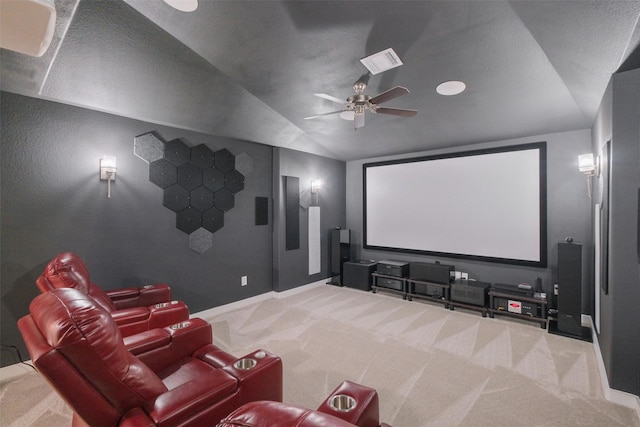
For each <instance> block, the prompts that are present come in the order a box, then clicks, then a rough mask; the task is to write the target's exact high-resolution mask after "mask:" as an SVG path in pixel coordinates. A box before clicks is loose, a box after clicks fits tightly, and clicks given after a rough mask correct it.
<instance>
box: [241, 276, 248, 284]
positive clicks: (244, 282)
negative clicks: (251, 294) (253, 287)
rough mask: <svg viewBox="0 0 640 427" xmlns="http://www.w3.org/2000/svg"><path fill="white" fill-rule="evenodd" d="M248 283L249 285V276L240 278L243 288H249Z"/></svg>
mask: <svg viewBox="0 0 640 427" xmlns="http://www.w3.org/2000/svg"><path fill="white" fill-rule="evenodd" d="M247 283H248V282H247V276H242V277H241V278H240V285H241V286H247Z"/></svg>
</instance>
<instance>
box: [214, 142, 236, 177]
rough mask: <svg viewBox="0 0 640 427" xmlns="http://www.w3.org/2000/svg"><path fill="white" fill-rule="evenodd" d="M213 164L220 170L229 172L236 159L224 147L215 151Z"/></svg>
mask: <svg viewBox="0 0 640 427" xmlns="http://www.w3.org/2000/svg"><path fill="white" fill-rule="evenodd" d="M215 156H216V157H215V166H216V167H217V168H218V169H220V170H221V171H222V172H231V171H232V170H233V168H234V167H235V166H236V159H235V157H233V154H231V153H230V152H229V150H227V149H226V148H223V149H222V150H218V151H216V153H215Z"/></svg>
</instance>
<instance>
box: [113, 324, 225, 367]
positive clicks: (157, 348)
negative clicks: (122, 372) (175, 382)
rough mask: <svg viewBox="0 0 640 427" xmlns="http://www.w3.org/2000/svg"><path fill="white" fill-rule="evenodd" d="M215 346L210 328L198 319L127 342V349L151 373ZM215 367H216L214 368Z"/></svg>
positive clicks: (131, 337)
mask: <svg viewBox="0 0 640 427" xmlns="http://www.w3.org/2000/svg"><path fill="white" fill-rule="evenodd" d="M212 342H213V332H212V330H211V325H210V324H209V323H207V322H205V321H204V320H202V319H199V318H193V319H189V320H185V321H183V322H180V323H178V324H176V325H171V326H167V327H165V328H162V329H151V330H149V331H147V332H143V333H140V334H135V335H132V336H130V337H126V338H124V343H125V346H127V348H129V346H131V349H129V351H131V352H132V353H134V354H135V355H136V357H138V359H140V360H141V361H142V362H144V363H145V364H146V365H147V366H148V367H149V368H150V369H151V370H152V371H154V372H159V371H161V370H162V369H164V368H166V367H167V366H169V365H171V364H173V363H175V362H177V361H179V360H181V359H184V358H185V357H189V356H191V355H193V354H194V353H196V352H199V351H201V350H200V349H202V348H209V345H211V343H212ZM212 366H215V365H212Z"/></svg>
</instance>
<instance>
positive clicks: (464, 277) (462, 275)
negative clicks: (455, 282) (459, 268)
mask: <svg viewBox="0 0 640 427" xmlns="http://www.w3.org/2000/svg"><path fill="white" fill-rule="evenodd" d="M460 278H461V279H462V280H469V273H460Z"/></svg>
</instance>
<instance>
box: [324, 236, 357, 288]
mask: <svg viewBox="0 0 640 427" xmlns="http://www.w3.org/2000/svg"><path fill="white" fill-rule="evenodd" d="M330 240H331V247H330V259H331V265H330V270H331V279H330V280H329V282H327V283H329V284H331V285H342V274H343V264H344V263H345V262H346V261H349V260H350V259H351V231H350V230H345V229H340V228H335V229H333V230H331V236H330Z"/></svg>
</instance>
